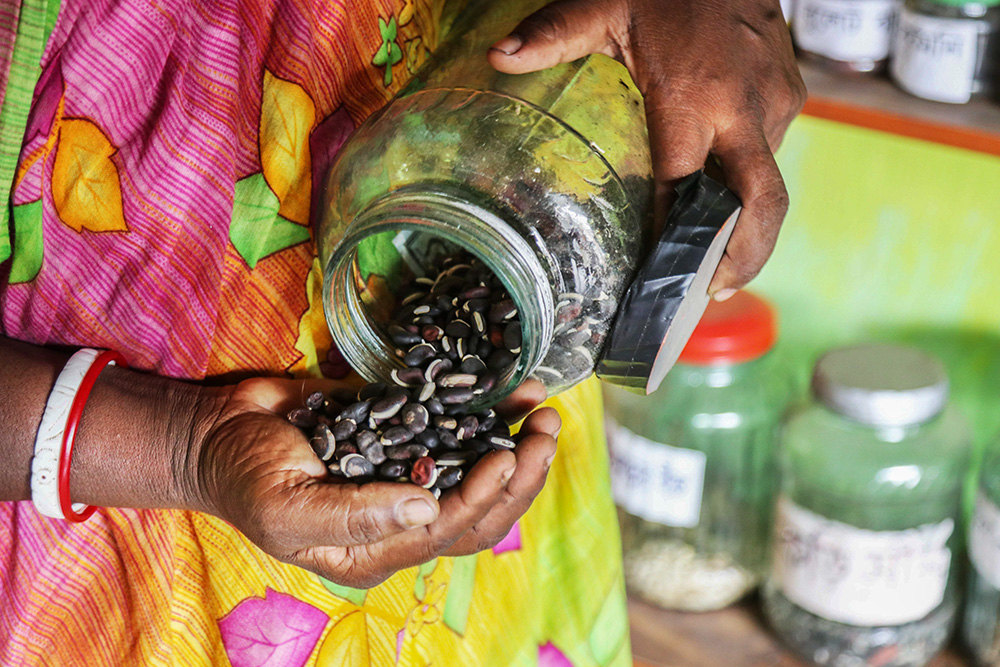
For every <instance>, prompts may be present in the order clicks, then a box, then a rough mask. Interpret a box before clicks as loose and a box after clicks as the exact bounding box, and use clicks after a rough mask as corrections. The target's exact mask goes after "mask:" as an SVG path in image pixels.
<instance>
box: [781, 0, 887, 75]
mask: <svg viewBox="0 0 1000 667" xmlns="http://www.w3.org/2000/svg"><path fill="white" fill-rule="evenodd" d="M899 4H900V3H899V0H797V2H796V6H795V17H794V19H793V21H792V29H793V31H794V34H795V41H796V42H797V43H798V45H799V47H800V48H801V49H804V50H805V51H810V52H812V53H818V54H819V55H821V56H826V57H827V58H832V59H834V60H841V61H845V62H856V61H869V60H870V61H878V60H883V59H885V58H886V57H888V55H889V46H890V45H891V43H892V33H893V27H894V25H895V23H896V13H897V11H898V8H899Z"/></svg>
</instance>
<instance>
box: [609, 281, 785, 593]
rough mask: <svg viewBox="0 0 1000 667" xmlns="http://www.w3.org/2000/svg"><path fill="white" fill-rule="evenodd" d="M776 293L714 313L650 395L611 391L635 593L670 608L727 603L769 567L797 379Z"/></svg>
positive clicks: (615, 468) (717, 306)
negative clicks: (778, 459) (780, 356)
mask: <svg viewBox="0 0 1000 667" xmlns="http://www.w3.org/2000/svg"><path fill="white" fill-rule="evenodd" d="M776 331H777V326H776V323H775V316H774V312H773V311H772V309H771V307H770V306H769V305H768V303H767V302H766V301H764V300H763V299H761V298H759V297H757V296H754V295H752V294H750V293H748V292H738V293H737V294H736V295H735V296H733V297H732V298H731V299H729V300H728V301H725V302H723V303H712V304H710V305H709V306H708V309H707V310H706V311H705V315H704V317H703V318H702V320H701V322H700V324H699V325H698V327H697V328H696V329H695V330H694V333H693V334H692V335H691V338H690V339H689V340H688V343H687V346H686V347H685V348H684V351H683V352H682V353H681V356H680V359H679V360H678V363H677V365H676V366H674V368H673V370H671V371H670V373H669V374H668V375H667V377H666V379H665V380H664V382H663V384H662V385H661V386H660V388H659V389H658V390H657V391H656V392H654V393H653V394H652V395H650V396H638V395H635V394H632V393H629V392H627V391H623V390H621V389H618V388H616V387H611V386H607V387H606V388H605V403H606V413H607V429H608V443H609V448H610V455H611V476H612V479H611V482H612V491H613V493H614V497H615V502H616V504H617V505H618V508H619V521H620V524H621V531H622V545H623V549H624V562H625V581H626V585H627V586H628V588H629V591H630V592H631V593H632V594H634V595H637V596H639V597H641V598H643V599H645V600H647V601H649V602H652V603H654V604H656V605H659V606H661V607H664V608H668V609H680V610H686V611H706V610H711V609H719V608H721V607H725V606H727V605H729V604H732V603H733V602H735V601H737V600H739V599H740V598H741V597H743V596H744V595H745V594H746V593H748V592H749V591H751V590H752V589H753V588H754V587H755V586H756V585H757V584H758V582H759V581H760V580H761V577H762V576H763V575H764V573H765V569H766V562H767V555H768V544H769V536H770V526H771V506H772V502H773V498H772V493H773V488H774V479H773V472H774V441H775V431H776V428H777V425H778V423H779V421H780V418H781V414H782V411H783V409H784V406H785V404H786V402H787V398H788V394H789V392H788V389H789V384H788V382H787V378H786V375H785V374H784V373H783V371H782V367H781V364H780V363H778V361H777V357H775V356H774V355H773V354H772V353H771V348H772V346H773V344H774V342H775V339H776Z"/></svg>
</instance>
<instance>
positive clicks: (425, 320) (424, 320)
mask: <svg viewBox="0 0 1000 667" xmlns="http://www.w3.org/2000/svg"><path fill="white" fill-rule="evenodd" d="M434 322H435V320H434V318H433V317H431V316H430V315H421V316H419V317H414V318H413V328H414V329H416V330H417V333H418V334H419V333H420V330H421V329H422V328H423V327H425V326H427V325H428V324H434Z"/></svg>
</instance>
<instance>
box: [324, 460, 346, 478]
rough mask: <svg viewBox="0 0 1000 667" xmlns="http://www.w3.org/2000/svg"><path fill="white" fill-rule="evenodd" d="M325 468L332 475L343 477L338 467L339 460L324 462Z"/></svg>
mask: <svg viewBox="0 0 1000 667" xmlns="http://www.w3.org/2000/svg"><path fill="white" fill-rule="evenodd" d="M326 469H327V470H329V471H330V474H331V475H333V476H334V477H343V476H344V472H343V471H342V470H341V469H340V461H330V462H329V463H328V464H326Z"/></svg>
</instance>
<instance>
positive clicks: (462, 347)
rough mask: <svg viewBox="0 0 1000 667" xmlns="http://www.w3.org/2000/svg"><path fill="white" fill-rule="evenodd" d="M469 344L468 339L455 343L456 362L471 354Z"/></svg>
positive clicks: (460, 339) (461, 339)
mask: <svg viewBox="0 0 1000 667" xmlns="http://www.w3.org/2000/svg"><path fill="white" fill-rule="evenodd" d="M468 348H469V342H468V339H466V338H459V339H458V340H456V341H455V360H456V361H458V360H459V359H461V358H462V357H464V356H465V355H466V354H468V353H469V349H468Z"/></svg>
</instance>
